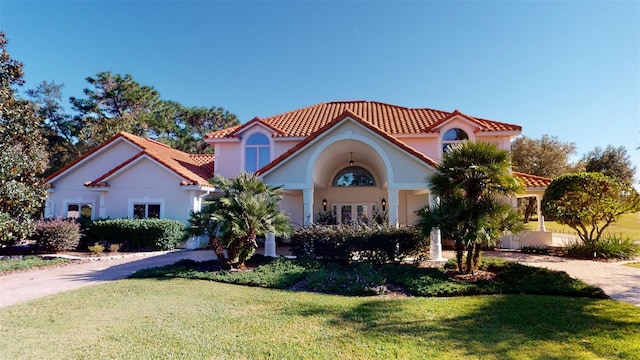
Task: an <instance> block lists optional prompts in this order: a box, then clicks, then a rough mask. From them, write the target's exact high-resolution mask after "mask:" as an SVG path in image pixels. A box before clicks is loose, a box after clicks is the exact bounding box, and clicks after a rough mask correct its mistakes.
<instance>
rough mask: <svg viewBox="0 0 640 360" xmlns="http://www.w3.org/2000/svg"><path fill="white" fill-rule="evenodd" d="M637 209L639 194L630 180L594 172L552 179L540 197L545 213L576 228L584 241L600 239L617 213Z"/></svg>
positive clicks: (639, 202) (616, 218)
mask: <svg viewBox="0 0 640 360" xmlns="http://www.w3.org/2000/svg"><path fill="white" fill-rule="evenodd" d="M639 210H640V195H639V194H638V192H637V191H636V190H635V189H634V188H633V186H631V183H623V182H620V181H617V180H616V179H612V178H610V177H608V176H606V175H604V174H602V173H595V172H590V173H587V172H582V173H574V174H567V175H563V176H560V177H558V178H556V179H554V180H553V181H552V182H551V184H549V187H548V188H547V190H546V191H545V193H544V197H543V199H542V211H543V213H544V214H545V216H549V217H550V218H553V219H555V220H556V221H558V222H559V223H561V224H566V225H568V226H570V227H571V228H573V229H574V230H576V231H577V232H578V236H579V237H580V239H582V241H583V242H584V243H585V244H589V243H593V242H597V241H599V240H600V237H601V236H602V233H603V231H604V230H605V229H606V228H607V227H608V226H609V225H610V224H611V223H613V222H616V221H617V220H618V218H619V216H620V215H622V214H625V213H629V212H635V211H639Z"/></svg>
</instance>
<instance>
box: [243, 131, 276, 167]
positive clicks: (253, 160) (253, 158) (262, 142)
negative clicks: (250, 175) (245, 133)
mask: <svg viewBox="0 0 640 360" xmlns="http://www.w3.org/2000/svg"><path fill="white" fill-rule="evenodd" d="M270 148H271V144H270V143H269V138H268V137H267V136H266V135H264V134H253V135H251V136H250V137H249V139H247V144H246V145H245V149H244V169H245V170H246V171H247V172H256V171H258V169H261V168H262V167H264V166H265V165H267V164H268V163H269V162H270V161H271V154H270Z"/></svg>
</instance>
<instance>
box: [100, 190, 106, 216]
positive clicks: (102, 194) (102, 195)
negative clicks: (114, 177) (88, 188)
mask: <svg viewBox="0 0 640 360" xmlns="http://www.w3.org/2000/svg"><path fill="white" fill-rule="evenodd" d="M106 194H107V192H106V191H100V199H99V200H98V217H100V218H106V217H107V207H106V205H105V204H104V198H105V195H106Z"/></svg>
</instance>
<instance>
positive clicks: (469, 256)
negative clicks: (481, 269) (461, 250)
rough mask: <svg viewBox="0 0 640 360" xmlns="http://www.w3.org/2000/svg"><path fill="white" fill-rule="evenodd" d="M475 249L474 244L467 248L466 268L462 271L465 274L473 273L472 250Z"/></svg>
mask: <svg viewBox="0 0 640 360" xmlns="http://www.w3.org/2000/svg"><path fill="white" fill-rule="evenodd" d="M474 248H475V245H474V244H471V245H468V246H467V268H466V269H464V273H465V274H471V273H473V270H474V268H473V249H474Z"/></svg>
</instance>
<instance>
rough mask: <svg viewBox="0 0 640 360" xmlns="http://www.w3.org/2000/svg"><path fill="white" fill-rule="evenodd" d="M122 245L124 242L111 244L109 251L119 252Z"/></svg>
mask: <svg viewBox="0 0 640 360" xmlns="http://www.w3.org/2000/svg"><path fill="white" fill-rule="evenodd" d="M120 246H122V244H110V245H109V252H114V253H115V252H118V251H120Z"/></svg>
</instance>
